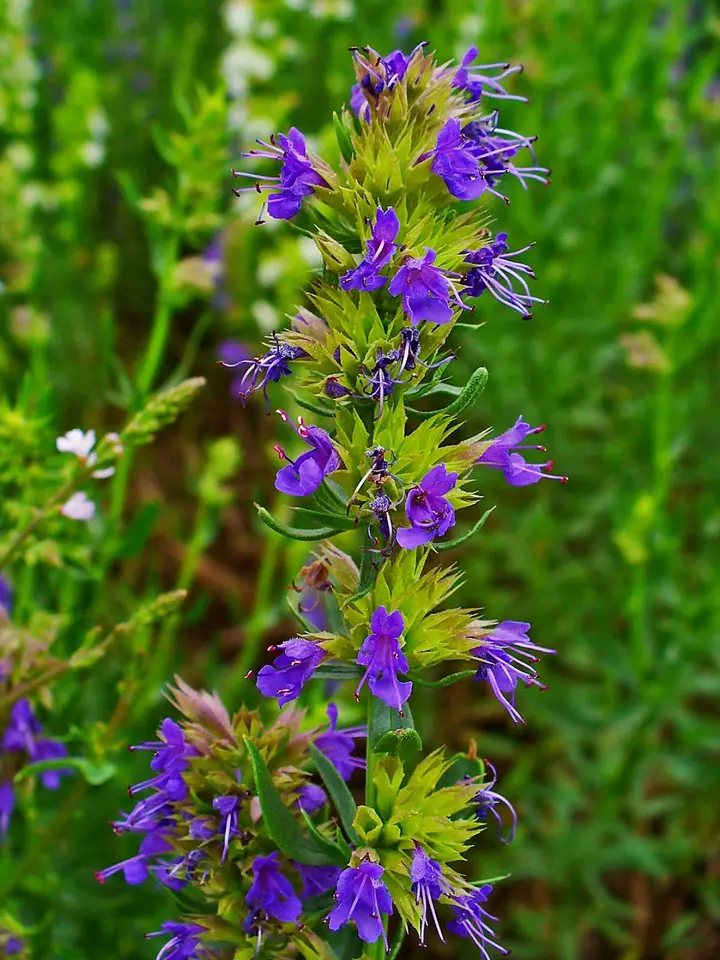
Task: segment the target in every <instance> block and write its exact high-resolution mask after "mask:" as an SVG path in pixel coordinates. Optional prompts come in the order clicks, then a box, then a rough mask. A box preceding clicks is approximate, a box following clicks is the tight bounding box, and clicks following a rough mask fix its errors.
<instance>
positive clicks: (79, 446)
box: [55, 427, 96, 460]
mask: <svg viewBox="0 0 720 960" xmlns="http://www.w3.org/2000/svg"><path fill="white" fill-rule="evenodd" d="M95 439H96V437H95V431H94V430H88V432H87V433H83V431H82V430H78V429H77V427H76V428H75V429H74V430H68V432H67V433H66V434H65V436H64V437H58V438H57V440H56V441H55V443H56V446H57V448H58V450H59V451H60V453H74V454H75V456H76V457H80V459H81V460H87V458H88V456H89V454H90V451H91V450H92V448H93V447H94V446H95Z"/></svg>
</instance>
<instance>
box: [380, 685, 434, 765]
mask: <svg viewBox="0 0 720 960" xmlns="http://www.w3.org/2000/svg"><path fill="white" fill-rule="evenodd" d="M368 736H369V738H370V746H371V747H372V749H373V750H374V751H375V753H389V754H391V755H392V756H399V757H406V756H408V755H410V754H412V753H416V752H417V751H418V750H421V749H422V740H421V739H420V734H419V733H418V732H417V730H416V729H415V723H414V721H413V716H412V713H411V711H410V705H409V704H407V703H406V704H405V706H404V709H403V716H400V714H399V713H398V711H397V710H394V709H393V708H392V707H389V706H388V705H387V704H386V703H385V702H384V701H383V700H380V698H379V697H373V700H372V707H371V709H370V724H369V730H368Z"/></svg>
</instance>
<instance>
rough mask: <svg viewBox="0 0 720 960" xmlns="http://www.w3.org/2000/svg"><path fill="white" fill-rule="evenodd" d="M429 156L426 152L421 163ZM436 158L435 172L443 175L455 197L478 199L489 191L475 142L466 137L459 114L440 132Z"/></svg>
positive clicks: (436, 146) (434, 158)
mask: <svg viewBox="0 0 720 960" xmlns="http://www.w3.org/2000/svg"><path fill="white" fill-rule="evenodd" d="M428 156H429V154H424V155H423V156H422V157H420V159H419V160H418V163H420V162H422V161H423V160H426V159H427V157H428ZM432 157H433V162H432V168H431V169H432V172H433V173H434V174H437V176H438V177H442V179H443V180H444V181H445V186H446V187H447V188H448V190H449V191H450V193H451V194H452V196H453V197H456V198H457V199H458V200H477V198H478V197H479V196H480V195H481V194H482V193H484V191H485V190H486V188H487V182H486V181H485V179H484V177H483V176H482V174H481V172H480V163H479V161H478V159H477V157H476V156H475V151H474V148H473V144H472V142H471V141H470V140H468V139H467V138H466V137H465V136H463V133H462V130H461V128H460V121H459V120H458V119H456V118H455V117H453V118H451V119H450V120H448V121H447V122H446V123H445V125H444V127H443V128H442V130H441V131H440V133H439V134H438V138H437V142H436V144H435V149H434V150H433V151H432Z"/></svg>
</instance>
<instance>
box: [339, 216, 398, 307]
mask: <svg viewBox="0 0 720 960" xmlns="http://www.w3.org/2000/svg"><path fill="white" fill-rule="evenodd" d="M399 231H400V221H399V220H398V218H397V214H396V213H395V211H394V210H393V208H392V207H388V208H387V210H385V211H383V209H382V207H378V210H377V215H376V217H375V224H374V226H373V228H372V236H371V238H370V239H369V240H368V242H367V247H366V249H365V257H364V259H363V260H362V262H361V263H360V264H359V265H358V266H357V267H356V268H355V269H354V270H350V271H348V273H346V274H345V276H343V277H341V278H340V286H341V287H342V289H343V290H379V289H380V287H383V286H385V284H386V283H387V277H381V276H380V271H381V270H382V269H383V267H386V266H387V265H388V264H389V263H390V261H391V260H392V258H393V256H394V255H395V251H396V250H397V248H398V245H397V244H396V243H395V240H396V239H397V235H398V233H399Z"/></svg>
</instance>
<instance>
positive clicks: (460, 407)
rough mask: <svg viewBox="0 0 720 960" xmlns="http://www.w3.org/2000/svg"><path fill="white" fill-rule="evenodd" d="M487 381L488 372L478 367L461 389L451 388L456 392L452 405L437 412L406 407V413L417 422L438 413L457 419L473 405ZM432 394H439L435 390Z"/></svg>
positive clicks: (437, 390)
mask: <svg viewBox="0 0 720 960" xmlns="http://www.w3.org/2000/svg"><path fill="white" fill-rule="evenodd" d="M487 381H488V372H487V370H486V368H485V367H478V369H477V370H476V371H475V373H473V374H472V376H471V377H470V379H469V380H468V382H467V383H466V384H465V386H464V387H463V388H462V389H460V388H459V387H453V388H452V392H454V391H457V393H455V399H454V400H453V401H452V403H449V404H448V405H447V406H446V407H441V408H440V409H439V410H415V409H414V408H412V407H408V408H407V410H408V413H412V415H413V416H414V417H417V418H418V419H419V420H429V419H430V417H434V416H436V415H437V414H438V413H442V414H444V415H445V416H452V417H457V416H459V415H460V414H461V413H463V412H464V411H465V410H467V408H468V407H471V406H472V405H473V404H474V403H475V401H476V400H477V398H478V397H479V396H480V394H481V393H482V392H483V390H484V389H485V387H486V385H487ZM448 386H449V385H448ZM432 392H433V393H439V392H440V390H439V389H435V390H433V391H432ZM444 392H446V393H447V392H451V391H450V390H447V389H446V390H445V391H444ZM425 396H430V393H427V394H425Z"/></svg>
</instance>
